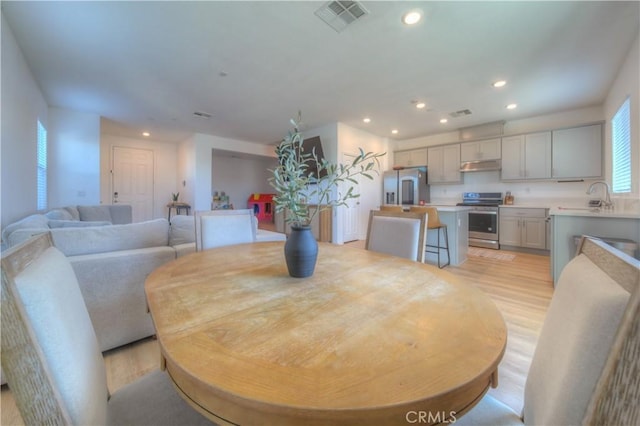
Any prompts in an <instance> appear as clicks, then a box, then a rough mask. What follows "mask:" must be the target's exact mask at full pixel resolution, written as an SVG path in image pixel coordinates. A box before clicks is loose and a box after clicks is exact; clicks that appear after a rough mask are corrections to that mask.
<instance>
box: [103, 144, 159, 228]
mask: <svg viewBox="0 0 640 426" xmlns="http://www.w3.org/2000/svg"><path fill="white" fill-rule="evenodd" d="M112 179H113V185H112V202H113V203H114V204H116V203H120V204H130V205H131V206H132V209H133V221H134V222H142V221H145V220H150V219H153V151H149V150H146V149H136V148H122V147H113V168H112Z"/></svg>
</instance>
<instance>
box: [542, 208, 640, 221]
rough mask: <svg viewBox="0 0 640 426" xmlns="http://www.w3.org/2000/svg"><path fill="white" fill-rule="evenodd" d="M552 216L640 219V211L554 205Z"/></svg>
mask: <svg viewBox="0 0 640 426" xmlns="http://www.w3.org/2000/svg"><path fill="white" fill-rule="evenodd" d="M549 215H551V216H582V217H601V218H617V219H638V220H640V212H638V211H637V210H617V209H598V208H594V209H590V208H587V207H582V208H578V207H552V208H551V209H550V210H549Z"/></svg>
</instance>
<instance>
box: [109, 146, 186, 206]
mask: <svg viewBox="0 0 640 426" xmlns="http://www.w3.org/2000/svg"><path fill="white" fill-rule="evenodd" d="M114 147H124V148H137V149H146V150H149V151H153V167H154V170H153V179H154V187H153V217H154V218H161V217H167V203H169V202H170V201H171V194H172V193H175V192H180V200H181V201H184V200H185V199H186V198H185V194H183V192H182V189H181V188H180V187H179V186H178V179H177V176H178V172H177V170H178V165H179V161H178V160H177V159H178V158H179V157H178V145H177V144H174V143H164V142H158V141H153V140H148V139H132V138H125V137H122V136H115V135H110V134H102V136H101V141H100V201H101V202H102V203H104V204H111V202H112V196H111V195H112V191H113V190H112V186H111V185H112V181H111V168H112V165H113V148H114Z"/></svg>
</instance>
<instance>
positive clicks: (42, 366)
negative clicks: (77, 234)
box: [2, 234, 212, 425]
mask: <svg viewBox="0 0 640 426" xmlns="http://www.w3.org/2000/svg"><path fill="white" fill-rule="evenodd" d="M2 368H3V369H4V372H5V374H6V376H7V382H8V384H9V388H10V389H11V391H12V393H13V396H14V398H15V400H16V405H17V406H18V409H19V411H20V414H21V415H22V418H23V421H24V422H25V424H27V425H41V424H67V425H106V424H113V425H178V424H185V425H186V424H189V425H210V424H212V423H211V422H210V421H208V420H207V419H206V418H204V417H203V416H202V415H200V414H199V413H198V412H196V411H195V410H194V409H193V408H191V406H189V405H188V404H187V403H186V402H185V401H184V400H182V398H181V397H180V396H179V395H178V394H177V393H176V390H175V389H174V387H173V385H172V383H171V381H170V379H169V376H168V375H167V374H166V373H165V372H163V371H160V370H156V371H155V372H152V373H149V374H147V375H146V376H144V377H142V378H141V379H138V380H137V381H135V382H133V383H131V384H130V385H127V386H125V387H123V388H121V389H119V390H118V391H116V392H114V393H113V395H109V392H108V389H107V378H106V373H105V364H104V359H103V358H102V354H101V353H100V350H99V348H98V341H97V339H96V335H95V332H94V330H93V327H92V325H91V319H90V318H89V313H88V312H87V309H86V306H85V304H84V299H83V298H82V294H81V293H80V287H79V286H78V281H77V279H76V276H75V273H74V272H73V269H72V267H71V264H70V262H69V260H68V259H67V258H66V257H65V256H64V255H63V254H62V252H60V251H59V250H58V249H56V248H55V247H53V246H52V241H51V237H50V235H49V234H41V235H39V236H37V237H34V238H33V239H31V240H29V241H27V242H25V243H24V244H22V245H20V246H17V247H15V248H12V249H11V250H9V251H8V252H6V253H5V254H4V255H3V258H2Z"/></svg>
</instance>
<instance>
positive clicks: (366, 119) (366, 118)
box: [362, 117, 371, 123]
mask: <svg viewBox="0 0 640 426" xmlns="http://www.w3.org/2000/svg"><path fill="white" fill-rule="evenodd" d="M362 121H364V122H365V123H371V119H370V118H369V117H365V118H363V119H362Z"/></svg>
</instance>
